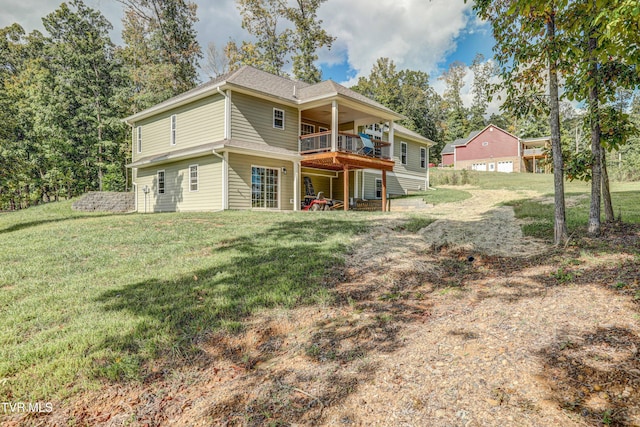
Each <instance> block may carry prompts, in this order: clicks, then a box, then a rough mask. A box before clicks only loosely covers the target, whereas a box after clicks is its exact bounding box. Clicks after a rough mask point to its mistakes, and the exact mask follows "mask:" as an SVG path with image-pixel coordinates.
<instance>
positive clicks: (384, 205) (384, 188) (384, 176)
mask: <svg viewBox="0 0 640 427" xmlns="http://www.w3.org/2000/svg"><path fill="white" fill-rule="evenodd" d="M386 211H387V171H386V170H384V169H383V170H382V212H386Z"/></svg>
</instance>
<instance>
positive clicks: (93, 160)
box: [43, 0, 126, 191]
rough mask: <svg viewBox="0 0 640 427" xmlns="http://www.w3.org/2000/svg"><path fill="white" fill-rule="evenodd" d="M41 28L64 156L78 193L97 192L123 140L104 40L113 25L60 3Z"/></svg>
mask: <svg viewBox="0 0 640 427" xmlns="http://www.w3.org/2000/svg"><path fill="white" fill-rule="evenodd" d="M72 8H73V9H75V10H72ZM43 24H44V27H45V29H46V30H47V32H48V33H49V34H50V36H49V38H48V39H47V44H46V54H47V55H48V58H49V61H48V62H47V66H48V67H49V69H50V70H51V73H52V75H53V76H54V80H53V85H54V86H53V94H52V99H51V100H50V102H51V104H52V105H54V106H55V108H56V113H57V116H56V121H57V124H58V125H61V126H62V127H63V128H64V134H65V136H66V139H67V141H68V143H70V144H71V147H70V149H71V152H70V153H66V154H67V155H71V156H72V157H73V156H75V159H76V160H77V163H76V165H75V167H74V175H75V177H76V179H77V184H78V185H79V188H78V189H79V190H81V191H87V190H90V189H98V190H102V189H103V177H104V171H105V167H106V164H107V163H110V162H112V161H114V160H116V158H117V153H118V148H117V145H118V141H123V140H126V138H125V134H124V126H123V125H122V124H121V123H120V122H119V120H118V116H119V114H120V113H121V111H118V110H117V109H116V106H115V91H116V87H118V86H119V85H121V84H122V83H123V80H122V74H121V73H120V64H119V63H118V62H117V61H115V60H114V45H113V43H112V42H111V40H110V38H109V30H111V29H112V26H111V24H110V23H109V21H107V20H106V18H105V17H104V16H103V15H102V14H101V13H100V12H99V11H96V10H94V9H91V8H89V7H87V6H86V5H85V4H84V3H83V2H82V0H72V1H71V2H70V3H69V6H68V5H67V4H66V3H63V4H62V5H60V8H59V9H57V10H56V11H54V12H53V13H51V14H50V15H48V16H46V17H45V18H43ZM63 111H64V112H65V113H66V114H61V113H62V112H63Z"/></svg>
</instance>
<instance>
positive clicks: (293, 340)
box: [9, 189, 640, 426]
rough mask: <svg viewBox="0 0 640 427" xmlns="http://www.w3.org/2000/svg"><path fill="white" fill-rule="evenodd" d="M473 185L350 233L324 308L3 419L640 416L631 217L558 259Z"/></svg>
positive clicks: (637, 233)
mask: <svg viewBox="0 0 640 427" xmlns="http://www.w3.org/2000/svg"><path fill="white" fill-rule="evenodd" d="M469 191H471V192H472V194H473V197H472V198H471V199H468V200H466V201H464V202H460V203H454V204H448V205H442V206H437V207H435V208H434V209H433V210H432V211H429V212H426V213H425V215H431V216H434V217H435V218H438V220H436V221H435V222H433V223H432V224H430V225H429V226H428V227H425V228H423V229H422V230H420V232H418V233H409V232H407V231H405V230H404V229H403V227H402V223H403V221H404V220H405V219H404V218H405V217H404V216H403V215H401V214H394V215H390V216H388V217H385V218H386V219H385V221H384V222H383V223H381V224H376V225H374V226H372V229H371V231H370V232H369V233H368V234H366V235H362V236H359V237H358V240H357V241H355V242H354V246H353V247H354V251H353V253H351V254H349V256H348V257H347V261H346V265H345V268H344V270H342V271H336V272H333V273H332V275H331V276H330V277H328V279H327V281H328V283H327V285H328V286H330V287H331V289H333V291H334V294H335V301H334V302H332V303H327V304H326V305H325V306H312V307H303V308H299V309H296V310H288V311H283V310H273V311H266V312H264V313H262V314H261V315H259V316H255V317H253V318H252V320H251V322H250V324H249V326H248V328H247V329H246V330H245V331H244V332H243V333H240V334H217V335H214V336H211V337H210V339H209V340H208V341H207V342H206V343H202V344H201V347H202V349H203V352H202V355H201V356H200V359H198V360H195V361H190V363H188V364H187V363H185V364H184V365H182V366H169V365H166V364H163V363H162V361H158V363H157V365H154V366H149V367H148V371H149V376H148V378H147V379H146V380H145V381H144V382H143V383H126V384H115V383H114V384H105V385H104V387H103V388H102V389H100V390H96V391H92V392H87V393H85V394H83V395H81V396H78V397H77V398H74V400H73V401H70V402H65V403H61V404H60V405H59V406H58V407H56V410H54V413H53V414H43V415H39V416H32V418H26V419H25V418H20V419H13V420H9V425H12V424H15V425H21V424H29V425H71V424H74V425H104V426H121V425H133V426H161V425H184V426H195V425H203V426H206V425H247V426H258V425H361V426H365V425H366V426H368V425H379V426H413V425H414V426H500V425H507V426H602V425H616V426H639V425H640V354H639V353H638V349H639V348H640V317H639V315H638V313H639V306H638V303H637V300H638V299H640V290H639V289H640V286H639V285H638V278H639V277H640V227H631V226H618V227H613V228H611V229H610V230H608V231H609V232H608V234H607V236H608V237H607V238H602V239H593V240H589V239H583V240H580V241H579V242H578V241H576V242H574V243H573V246H570V247H568V248H566V249H565V250H563V251H557V250H554V249H553V248H550V247H547V246H545V245H544V244H543V243H542V242H537V241H533V240H528V239H524V238H523V237H522V235H521V233H520V228H519V225H518V222H517V220H516V219H515V218H514V216H513V211H512V209H511V208H509V207H504V206H499V203H500V202H503V201H505V200H510V199H514V198H522V197H523V196H524V195H523V194H522V193H509V192H493V191H480V190H473V189H470V190H469ZM526 196H533V195H526Z"/></svg>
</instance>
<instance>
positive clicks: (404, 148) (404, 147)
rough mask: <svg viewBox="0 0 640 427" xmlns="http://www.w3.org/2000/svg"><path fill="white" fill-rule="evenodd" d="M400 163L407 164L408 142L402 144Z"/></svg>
mask: <svg viewBox="0 0 640 427" xmlns="http://www.w3.org/2000/svg"><path fill="white" fill-rule="evenodd" d="M400 163H402V164H403V165H406V164H407V143H406V142H401V143H400Z"/></svg>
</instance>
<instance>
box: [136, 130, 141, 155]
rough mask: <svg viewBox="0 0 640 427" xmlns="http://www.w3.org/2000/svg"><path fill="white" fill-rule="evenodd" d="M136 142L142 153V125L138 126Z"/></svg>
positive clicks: (139, 151)
mask: <svg viewBox="0 0 640 427" xmlns="http://www.w3.org/2000/svg"><path fill="white" fill-rule="evenodd" d="M136 144H137V146H138V153H142V126H138V127H137V128H136Z"/></svg>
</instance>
